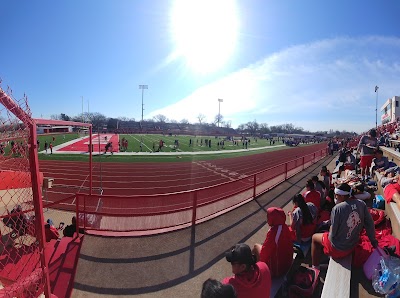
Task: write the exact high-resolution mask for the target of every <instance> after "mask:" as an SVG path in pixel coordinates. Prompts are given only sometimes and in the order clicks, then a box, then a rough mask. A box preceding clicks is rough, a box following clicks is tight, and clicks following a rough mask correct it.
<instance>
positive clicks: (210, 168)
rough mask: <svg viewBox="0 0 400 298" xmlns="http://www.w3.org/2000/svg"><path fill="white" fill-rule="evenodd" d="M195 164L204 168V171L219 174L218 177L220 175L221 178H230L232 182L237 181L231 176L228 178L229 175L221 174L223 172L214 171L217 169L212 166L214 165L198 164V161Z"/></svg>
mask: <svg viewBox="0 0 400 298" xmlns="http://www.w3.org/2000/svg"><path fill="white" fill-rule="evenodd" d="M194 163H195V164H197V165H199V166H200V167H202V168H204V169H206V170H208V171H210V172H213V173H215V174H217V175H220V176H222V177H224V178H228V179H229V180H230V181H235V180H236V179H235V178H232V177H230V176H227V175H225V174H223V173H221V172H217V171H215V170H214V169H212V168H216V166H215V165H212V164H210V163H201V162H197V161H195V162H194ZM207 165H210V167H207Z"/></svg>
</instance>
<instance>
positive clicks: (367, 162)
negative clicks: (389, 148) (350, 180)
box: [357, 129, 378, 179]
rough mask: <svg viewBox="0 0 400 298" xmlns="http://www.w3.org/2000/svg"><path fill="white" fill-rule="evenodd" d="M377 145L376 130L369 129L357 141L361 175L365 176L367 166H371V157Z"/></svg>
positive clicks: (367, 170) (367, 169)
mask: <svg viewBox="0 0 400 298" xmlns="http://www.w3.org/2000/svg"><path fill="white" fill-rule="evenodd" d="M377 146H378V140H377V139H376V130H375V129H371V130H370V131H369V134H368V135H364V136H362V137H361V139H360V142H359V143H358V147H357V151H358V152H360V153H361V161H360V167H361V176H362V178H363V179H364V178H366V177H365V176H366V175H367V174H368V173H369V168H370V167H371V163H372V159H373V158H374V156H375V150H376V149H377Z"/></svg>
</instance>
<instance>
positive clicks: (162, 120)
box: [153, 114, 168, 123]
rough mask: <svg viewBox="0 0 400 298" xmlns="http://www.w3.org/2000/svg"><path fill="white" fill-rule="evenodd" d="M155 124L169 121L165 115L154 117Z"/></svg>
mask: <svg viewBox="0 0 400 298" xmlns="http://www.w3.org/2000/svg"><path fill="white" fill-rule="evenodd" d="M153 119H154V121H155V122H161V123H165V122H167V121H168V118H167V117H166V116H164V115H161V114H158V115H155V116H154V117H153Z"/></svg>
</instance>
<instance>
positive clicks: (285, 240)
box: [253, 207, 293, 277]
mask: <svg viewBox="0 0 400 298" xmlns="http://www.w3.org/2000/svg"><path fill="white" fill-rule="evenodd" d="M267 223H268V225H269V226H270V229H269V230H268V232H267V236H266V238H265V241H264V244H263V245H262V246H261V244H258V243H257V244H255V245H254V248H253V253H254V255H255V256H256V258H257V261H260V262H264V263H266V264H267V265H268V268H269V270H270V272H271V276H272V277H277V276H282V275H283V274H285V273H286V272H288V270H289V268H290V267H291V266H292V260H293V258H292V257H293V242H292V239H291V232H290V230H289V227H288V226H287V225H286V214H285V211H283V209H281V208H277V207H270V208H268V209H267Z"/></svg>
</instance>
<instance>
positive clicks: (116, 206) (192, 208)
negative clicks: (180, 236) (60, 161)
mask: <svg viewBox="0 0 400 298" xmlns="http://www.w3.org/2000/svg"><path fill="white" fill-rule="evenodd" d="M326 155H327V152H326V150H325V149H323V150H319V151H316V152H314V153H312V154H308V155H305V156H302V157H299V158H296V159H294V160H291V161H288V162H286V163H284V164H281V165H277V166H274V167H271V168H268V169H265V170H263V171H260V172H257V173H255V174H253V175H249V176H247V177H245V178H242V179H238V180H235V181H231V182H226V183H221V184H218V185H214V186H210V187H203V188H199V189H196V190H190V191H183V192H176V193H168V194H161V195H160V194H158V195H139V196H130V197H120V196H109V195H93V194H92V195H90V194H81V193H78V194H76V213H77V214H76V218H77V219H78V224H79V226H80V227H83V228H84V229H86V230H94V231H113V232H133V234H135V233H136V234H155V233H161V232H165V231H169V230H176V229H179V228H183V227H187V226H190V225H194V224H196V223H200V222H203V221H206V220H209V219H211V218H214V217H216V216H219V215H221V214H223V213H226V212H228V211H230V210H232V209H235V208H237V207H239V206H241V205H243V204H245V203H247V202H249V201H251V200H253V199H254V198H255V197H257V196H259V195H261V194H262V193H264V192H266V191H268V190H270V189H271V188H273V187H274V186H276V185H278V184H280V183H282V182H283V181H285V180H287V179H288V178H290V177H292V176H294V175H295V174H297V173H299V172H301V171H303V170H304V169H305V168H306V167H309V166H311V165H312V164H313V163H315V162H317V161H318V160H320V159H322V158H323V157H325V156H326Z"/></svg>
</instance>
